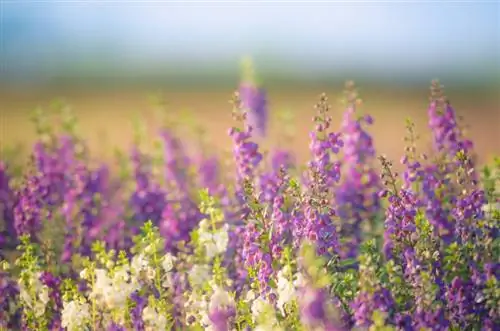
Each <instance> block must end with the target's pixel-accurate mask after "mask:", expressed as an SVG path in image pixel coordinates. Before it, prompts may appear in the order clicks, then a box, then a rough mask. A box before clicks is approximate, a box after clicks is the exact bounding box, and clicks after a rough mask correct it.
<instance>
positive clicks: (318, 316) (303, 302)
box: [299, 286, 344, 331]
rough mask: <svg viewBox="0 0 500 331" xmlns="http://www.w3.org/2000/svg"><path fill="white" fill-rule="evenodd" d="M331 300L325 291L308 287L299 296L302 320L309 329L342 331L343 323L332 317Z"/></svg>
mask: <svg viewBox="0 0 500 331" xmlns="http://www.w3.org/2000/svg"><path fill="white" fill-rule="evenodd" d="M328 301H329V298H328V296H327V293H326V291H325V290H324V289H318V288H314V287H311V286H306V287H305V288H303V289H301V295H300V296H299V307H300V318H301V321H302V323H303V325H304V326H307V327H308V329H315V328H321V329H323V330H329V331H341V330H344V328H343V327H342V326H341V323H339V321H337V320H336V318H335V316H332V311H331V309H329V307H328Z"/></svg>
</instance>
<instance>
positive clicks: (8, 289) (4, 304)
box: [0, 270, 20, 330]
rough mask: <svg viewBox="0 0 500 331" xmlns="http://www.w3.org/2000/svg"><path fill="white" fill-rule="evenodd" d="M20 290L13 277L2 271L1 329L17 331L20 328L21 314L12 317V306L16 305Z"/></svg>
mask: <svg viewBox="0 0 500 331" xmlns="http://www.w3.org/2000/svg"><path fill="white" fill-rule="evenodd" d="M18 294H19V289H18V288H17V286H16V283H15V282H14V281H13V280H12V279H11V276H10V275H9V274H8V273H6V272H3V271H1V270H0V328H5V329H6V330H16V329H18V328H19V324H20V319H19V317H20V316H19V313H15V314H14V315H11V312H10V306H11V304H13V303H15V301H16V300H17V296H18Z"/></svg>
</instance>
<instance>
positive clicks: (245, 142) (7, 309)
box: [0, 81, 500, 331]
mask: <svg viewBox="0 0 500 331" xmlns="http://www.w3.org/2000/svg"><path fill="white" fill-rule="evenodd" d="M349 88H352V86H351V87H349ZM434 89H436V87H435V86H434ZM433 93H434V95H433V98H432V100H431V103H430V106H429V110H428V114H429V117H430V119H429V126H430V128H431V133H432V138H433V141H434V148H435V150H434V152H435V153H434V154H433V155H432V156H430V157H426V158H417V156H416V151H415V148H416V147H415V146H414V139H413V138H411V139H409V141H410V143H411V146H410V147H409V148H407V150H406V153H405V156H404V157H403V159H402V164H403V167H404V170H403V173H402V177H403V178H402V179H401V180H400V179H399V178H398V176H397V174H396V173H395V172H394V171H393V170H392V168H391V164H390V162H389V161H388V160H387V159H386V158H385V157H381V158H380V159H381V161H382V169H381V170H379V169H378V168H377V167H376V166H375V165H374V164H373V162H374V159H375V157H376V151H375V147H374V142H373V139H372V137H371V136H370V134H369V132H368V130H367V128H366V126H368V125H371V124H372V123H373V119H372V118H371V117H370V116H362V117H360V116H358V115H357V114H356V101H355V100H354V99H352V98H351V99H350V101H349V104H348V107H347V109H346V110H345V113H344V119H343V122H342V126H341V130H340V131H339V132H332V131H331V127H332V118H331V115H330V113H329V111H330V106H329V105H328V103H327V98H326V96H324V95H322V96H321V99H320V102H319V103H318V104H317V105H316V111H317V114H316V116H315V117H314V125H315V126H314V129H313V130H312V132H311V133H310V146H309V147H310V152H311V156H310V160H309V162H308V163H307V164H306V165H307V171H306V172H305V173H302V172H299V171H298V169H299V168H298V167H297V162H296V159H295V155H294V154H293V153H292V151H288V150H284V149H272V150H270V151H269V153H268V154H266V155H268V158H266V159H265V160H264V155H263V153H261V149H260V146H259V144H257V143H256V142H255V140H254V139H253V138H254V135H255V134H256V135H257V136H261V137H264V136H265V135H266V129H267V121H268V119H267V108H266V107H267V104H266V103H267V101H266V96H265V91H264V90H263V89H261V88H258V87H257V85H256V84H255V83H254V82H251V81H244V82H243V83H242V84H241V86H240V90H239V96H240V98H241V100H240V101H241V102H240V103H238V107H237V108H238V110H239V111H243V113H246V117H245V116H242V117H241V118H240V119H241V120H242V124H243V125H244V127H243V128H242V129H238V128H232V129H231V130H230V131H229V136H230V138H231V140H232V143H233V161H234V164H233V167H234V173H230V172H229V171H228V169H231V168H230V167H228V168H227V169H226V168H224V165H225V164H224V162H222V160H220V159H219V158H217V157H216V156H215V155H212V154H210V153H209V152H210V151H211V149H204V150H201V151H200V150H198V151H196V153H195V154H194V156H195V157H192V155H191V154H190V153H189V152H188V150H187V146H189V144H188V143H187V142H186V141H185V139H184V138H185V137H183V136H181V135H178V133H177V131H175V130H174V129H173V128H163V129H162V130H161V131H160V133H159V135H160V138H161V140H162V142H163V153H162V157H159V158H158V160H160V159H161V160H162V162H161V163H160V162H155V161H156V159H153V158H152V156H151V155H149V154H148V153H146V152H145V151H146V150H147V149H146V148H142V147H143V146H141V148H139V146H133V149H132V151H131V154H130V156H129V157H128V158H127V159H128V162H129V163H130V165H131V168H132V172H131V174H125V175H123V176H121V177H120V178H119V179H118V178H117V176H115V173H114V171H113V170H114V168H113V166H112V165H110V164H101V166H99V167H94V165H93V163H91V159H90V158H88V157H86V156H82V155H81V154H79V153H77V149H78V148H77V147H78V145H77V143H76V142H77V140H76V138H75V137H73V136H68V135H61V136H54V137H53V138H54V139H52V140H51V143H50V144H49V143H42V142H37V143H36V144H35V146H34V151H33V159H34V169H31V170H32V171H31V172H30V171H26V172H25V174H24V176H23V178H11V177H10V175H9V174H8V172H7V170H8V169H7V166H6V164H8V163H7V161H8V160H6V161H0V217H1V218H2V220H3V222H4V227H3V228H2V230H3V232H2V233H1V234H0V257H1V258H2V260H3V259H7V258H8V257H10V255H9V254H6V253H11V252H10V249H9V247H8V245H6V239H8V238H13V239H14V240H12V241H11V243H15V242H16V241H17V239H18V236H20V235H23V234H28V235H30V236H31V240H32V241H33V242H34V245H33V247H37V248H40V247H41V248H42V250H43V253H47V254H46V255H47V256H44V254H42V253H40V252H38V251H37V250H36V249H33V250H32V251H31V250H30V251H29V252H28V253H29V254H28V253H27V254H26V255H23V257H22V259H23V260H22V261H21V262H23V263H26V264H28V262H30V263H33V264H36V265H37V266H38V267H41V268H42V269H44V268H46V269H47V270H45V271H44V272H43V273H42V276H41V278H40V281H41V282H42V284H43V285H45V286H47V287H48V288H49V299H48V305H47V306H46V311H45V313H44V314H45V315H44V317H46V318H47V321H49V324H50V325H49V326H48V329H50V330H60V329H62V327H61V321H62V316H61V314H62V311H63V303H62V294H63V291H65V286H66V285H67V284H66V282H64V283H63V281H62V280H63V279H72V281H73V282H74V284H78V285H79V286H78V289H74V291H78V292H79V293H80V294H82V295H89V292H88V290H89V287H90V286H91V284H90V282H89V283H85V282H80V283H79V280H78V274H79V271H80V270H79V268H80V266H79V265H78V263H77V262H78V261H79V259H74V257H75V255H83V256H84V257H89V258H92V259H94V258H95V256H94V254H93V253H92V250H91V247H92V245H93V243H94V242H95V241H96V240H103V241H104V242H105V247H106V248H107V249H114V250H116V251H118V250H125V251H126V253H127V254H129V255H128V256H125V255H123V256H120V259H121V258H122V257H123V258H130V255H131V254H132V252H133V250H131V249H130V248H131V246H132V245H133V242H132V239H133V238H132V237H133V236H134V235H135V234H137V233H138V232H139V231H138V230H139V228H142V227H143V226H144V224H145V222H147V221H151V222H152V224H153V225H154V226H155V230H156V229H157V230H158V233H159V235H160V236H161V237H162V238H163V239H164V242H165V251H166V252H168V253H169V254H172V255H173V256H174V257H175V259H173V261H175V266H173V267H172V268H170V270H169V271H168V272H167V271H165V270H163V268H165V269H168V268H169V267H168V265H167V267H165V266H164V265H163V262H164V261H163V260H160V259H156V258H157V257H158V256H156V254H157V253H156V252H155V258H154V259H153V260H154V262H153V263H154V264H155V265H154V266H152V265H148V266H147V267H144V268H145V270H142V272H141V273H140V275H134V276H137V277H138V278H139V279H138V281H139V282H138V283H139V284H140V285H141V286H145V287H142V288H141V289H140V290H137V291H135V292H134V293H133V294H131V295H130V297H129V301H130V302H128V303H127V313H126V318H125V320H122V319H120V320H119V321H118V320H116V321H110V320H109V318H104V319H102V321H97V322H96V323H102V325H100V326H99V327H100V328H102V329H107V330H128V329H134V330H145V329H147V326H146V323H145V322H148V320H147V318H146V317H144V319H145V320H143V311H144V308H145V307H146V306H147V305H148V294H151V292H153V294H154V295H155V298H156V300H160V301H161V300H166V301H168V302H162V304H163V303H165V304H166V306H168V310H169V314H170V315H169V316H168V317H169V318H170V317H171V318H173V323H174V325H175V328H176V329H186V327H187V326H186V317H187V316H186V315H187V314H186V309H188V308H190V307H187V305H189V304H187V301H186V297H189V295H186V294H190V293H189V292H190V291H193V293H191V294H195V293H194V291H198V290H199V291H200V292H203V294H201V293H196V295H193V296H191V298H196V300H205V302H203V304H204V305H200V307H202V306H203V307H205V306H207V307H210V308H207V309H205V310H206V311H204V312H200V315H202V316H203V317H204V318H203V324H211V326H212V329H214V330H220V331H226V330H232V329H235V328H238V329H249V328H251V327H257V325H256V324H259V323H260V321H259V322H257V321H256V320H255V319H256V316H252V311H253V310H258V308H262V307H263V306H264V305H262V306H259V304H261V303H262V300H264V301H267V303H266V304H270V307H271V308H274V309H275V311H274V313H275V315H276V317H277V321H276V323H279V324H280V326H284V328H285V329H287V330H288V329H290V330H295V329H298V328H299V326H300V327H305V328H306V329H323V330H332V331H333V330H347V329H351V328H354V327H361V328H370V327H374V328H379V327H382V324H385V325H390V326H395V327H396V328H397V329H401V330H420V329H422V328H425V329H431V330H450V329H451V330H468V329H485V330H497V329H499V327H500V326H499V323H498V321H499V320H500V311H499V310H498V305H499V302H500V297H499V294H498V293H499V284H500V264H499V263H498V261H499V259H500V256H499V250H498V247H497V246H498V234H499V225H498V210H496V209H495V208H493V209H494V210H493V212H491V211H490V212H487V213H485V211H484V209H485V205H486V204H487V203H489V204H490V205H489V208H490V207H491V206H492V204H491V202H492V201H493V202H496V201H495V199H497V195H496V194H497V192H493V193H492V192H490V191H491V190H492V189H491V188H490V189H489V191H486V190H485V186H486V185H481V182H480V180H479V176H478V172H477V171H476V165H475V162H474V159H473V149H472V147H473V146H472V143H470V142H469V141H468V140H467V139H465V137H464V135H463V133H462V130H461V129H460V128H459V125H458V121H457V117H456V114H455V110H454V109H453V108H452V107H451V106H450V104H449V103H446V102H443V100H444V97H443V96H442V95H441V94H439V93H440V92H439V93H438V92H436V91H434V92H433ZM245 121H246V122H245ZM411 130H413V128H412V129H411ZM411 130H410V131H411ZM411 134H412V135H413V133H412V132H411ZM92 161H93V160H92ZM159 163H160V164H159ZM157 170H160V174H158V173H159V172H158V171H157ZM380 171H381V175H380V176H379V172H380ZM223 172H228V176H222V174H223ZM499 173H500V170H499ZM231 175H234V180H232V177H231ZM228 178H231V180H229V179H228ZM14 179H15V180H18V181H19V183H20V185H19V186H17V185H13V183H16V184H17V182H18V181H15V180H14ZM490 186H494V185H490ZM490 186H488V187H490ZM202 188H206V189H208V192H209V194H210V195H211V196H212V197H214V198H215V199H214V201H215V205H214V208H217V209H219V211H220V214H221V215H224V217H225V220H224V222H226V224H225V225H227V226H228V232H229V233H228V236H229V239H228V243H227V250H226V251H225V252H222V254H220V256H217V259H209V261H208V262H206V264H207V265H204V266H202V268H200V269H199V270H202V271H200V279H201V278H203V281H204V282H205V281H207V280H206V279H204V277H205V276H207V275H205V274H204V273H205V267H207V268H206V270H210V271H209V273H210V276H213V277H214V278H213V281H215V282H216V283H217V284H218V285H220V284H223V286H224V288H225V290H227V292H228V293H223V294H228V297H229V299H230V300H233V299H234V300H235V301H236V302H235V303H236V304H235V305H234V306H231V307H216V308H214V307H213V306H211V304H208V303H209V302H210V303H212V301H211V300H213V302H216V301H217V300H229V299H228V297H224V298H221V297H222V294H221V293H217V294H221V297H217V296H216V295H214V296H213V297H211V295H212V294H214V293H211V289H209V288H208V287H207V286H200V288H196V286H195V285H194V283H193V282H192V281H191V278H190V277H189V276H191V273H190V272H191V267H192V266H193V265H194V264H195V263H196V264H197V265H198V264H200V263H202V262H200V261H205V260H206V259H202V258H201V257H200V256H199V254H201V253H200V252H201V251H203V250H200V249H199V248H200V247H197V246H196V245H197V244H199V242H203V241H201V240H200V241H196V240H194V241H191V239H192V238H194V239H196V238H197V237H196V236H197V235H198V236H199V237H198V238H201V236H202V235H203V236H204V237H203V238H204V239H206V240H208V239H209V238H212V237H211V236H212V235H214V237H215V238H218V239H217V240H218V241H217V242H215V246H210V247H209V246H208V245H211V243H207V250H206V251H207V252H208V251H209V249H208V248H214V247H215V248H217V249H218V250H219V249H220V246H221V245H223V247H226V240H225V239H226V237H225V234H224V233H218V232H217V233H216V234H212V233H203V234H201V233H200V232H193V230H195V229H196V228H197V226H198V224H199V222H200V220H201V219H203V218H207V215H202V213H201V210H203V209H200V207H199V203H200V201H199V199H198V198H199V197H201V198H202V201H205V200H203V199H205V198H206V197H205V195H201V196H200V195H199V193H198V192H199V190H200V189H202ZM197 194H198V195H197ZM385 198H386V199H385ZM493 206H494V205H493ZM379 218H382V219H379ZM59 221H63V222H64V225H63V228H62V229H61V230H63V233H62V235H61V236H60V238H59V237H57V238H55V237H54V238H44V237H43V236H44V235H46V234H45V232H46V231H44V230H50V229H51V228H58V227H59V226H58V223H57V222H59ZM382 223H383V224H382ZM147 224H148V226H150V225H151V224H150V223H147ZM56 225H57V226H56ZM218 226H219V225H218V224H217V225H216V227H218ZM382 226H383V229H381V227H382ZM224 229H225V227H224ZM144 232H146V230H144ZM219 235H221V236H220V237H217V236H219ZM46 239H51V240H52V239H56V240H54V241H55V246H56V247H55V251H57V252H58V249H60V248H61V247H59V246H58V245H60V246H62V250H61V251H62V256H58V257H57V258H60V259H61V262H62V264H64V265H65V266H68V265H70V263H71V266H70V268H69V269H70V270H69V272H68V270H67V268H61V269H60V270H59V266H58V265H56V266H54V265H53V263H46V262H49V261H45V260H46V259H47V260H49V258H48V256H49V253H51V251H49V250H48V248H47V247H46V246H45V243H46ZM135 239H136V238H134V240H135ZM23 240H24V239H23ZM58 241H61V242H58ZM305 241H307V242H309V243H311V244H312V245H313V247H314V248H313V247H311V249H310V252H309V251H308V252H307V253H304V252H305V251H306V250H305V251H302V250H301V249H300V248H301V247H304V246H303V244H304V242H305ZM141 244H142V242H141ZM215 248H214V249H215ZM44 250H47V251H44ZM311 252H314V253H315V254H314V255H315V256H314V257H310V256H309V255H308V256H306V257H304V256H302V255H301V253H304V255H307V254H309V253H310V254H311V255H313V254H312V253H311ZM134 253H135V252H134ZM193 253H195V254H193ZM35 255H36V258H35ZM198 258H199V259H198ZM219 258H220V261H219ZM307 258H310V259H311V260H314V261H313V262H310V263H311V265H309V266H307V267H306V266H305V264H306V263H302V262H304V261H305V260H307ZM30 259H33V260H30ZM84 260H85V262H86V259H84ZM97 260H99V259H97ZM97 260H94V262H96V263H97V264H98V265H100V266H99V267H102V268H104V267H106V268H108V267H109V266H108V265H112V263H110V264H106V265H105V266H104V264H105V263H101V261H97ZM193 260H194V261H195V262H193ZM214 260H215V261H218V262H220V264H218V263H215V262H214ZM26 261H28V262H26ZM50 262H53V260H50ZM114 262H117V261H114ZM136 262H137V261H136ZM150 262H151V261H150ZM165 263H168V260H167V262H165ZM301 263H302V264H301ZM21 264H22V263H21ZM21 264H19V263H18V265H21ZM101 264H102V265H101ZM11 265H12V264H11ZM23 266H24V265H23ZM153 267H154V268H157V270H152V269H151V268H153ZM146 269H147V270H146ZM10 270H12V275H14V274H16V273H17V272H18V270H17V269H16V268H12V269H10ZM10 270H9V273H5V272H1V273H0V327H5V328H7V329H16V327H17V325H18V324H16V323H18V322H16V318H18V316H17V317H16V315H15V314H13V311H11V310H15V309H14V308H15V307H11V306H12V303H13V302H14V301H15V300H17V297H18V296H19V295H20V294H19V293H18V289H17V288H16V286H15V282H14V277H12V275H10ZM48 270H50V272H49V271H48ZM159 271H161V278H158V277H156V276H158V275H159V274H158V272H159ZM165 272H166V273H168V275H164V273H165ZM202 273H203V275H202V276H203V277H202V276H201V274H202ZM131 274H132V273H130V275H131ZM285 274H286V275H285ZM313 275H314V276H313ZM163 276H165V277H163ZM225 278H229V279H225ZM151 279H154V280H153V281H152V282H151V283H154V285H152V284H149V283H147V282H148V281H151ZM313 280H314V281H313ZM159 281H161V282H162V285H164V284H167V285H164V287H165V291H166V292H168V295H166V293H165V292H162V291H163V290H164V289H160V287H159V285H158V284H157V282H159ZM226 281H227V282H226ZM163 282H164V283H163ZM146 284H147V285H146ZM203 285H206V284H203ZM221 286H222V285H221ZM134 289H135V288H134ZM250 289H251V290H252V292H250ZM68 291H69V290H68ZM71 291H73V290H71ZM255 294H256V296H257V297H258V298H259V300H260V301H255V302H253V299H251V298H254V297H255ZM23 295H24V294H23ZM250 297H251V298H250ZM284 298H285V299H287V300H285V299H284ZM193 300H194V299H193ZM251 301H252V302H251ZM253 303H255V306H253V305H252V304H253ZM196 304H198V302H197V303H196ZM205 304H208V305H205ZM94 308H95V307H94ZM150 308H151V307H150ZM162 309H163V307H162ZM200 309H201V308H200ZM22 313H23V312H22V311H21V314H22ZM101 313H102V312H98V314H101ZM111 315H112V314H109V316H111ZM25 317H26V316H23V318H25ZM98 319H99V318H98ZM193 319H194V317H193ZM192 322H193V323H194V321H192ZM265 322H270V323H271V322H273V321H270V318H269V321H267V320H266V321H265ZM236 323H237V324H239V325H238V326H237V327H236V326H235V324H236ZM294 323H295V324H294Z"/></svg>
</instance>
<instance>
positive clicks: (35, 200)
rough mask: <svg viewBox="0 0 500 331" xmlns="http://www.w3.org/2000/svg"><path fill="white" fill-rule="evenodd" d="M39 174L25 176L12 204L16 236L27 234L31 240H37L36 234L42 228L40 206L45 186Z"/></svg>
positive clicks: (41, 205) (41, 206)
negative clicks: (14, 202)
mask: <svg viewBox="0 0 500 331" xmlns="http://www.w3.org/2000/svg"><path fill="white" fill-rule="evenodd" d="M41 181H42V179H41V178H40V176H39V175H32V176H28V177H27V178H26V182H25V183H24V185H23V187H22V188H21V189H20V190H19V191H18V192H16V198H15V200H16V205H15V206H14V224H15V228H16V233H17V235H18V236H21V235H25V234H28V235H30V236H31V238H32V240H37V234H38V232H39V231H40V229H41V228H42V217H43V213H42V208H43V203H42V201H41V197H43V195H44V192H45V188H44V186H43V185H42V183H41Z"/></svg>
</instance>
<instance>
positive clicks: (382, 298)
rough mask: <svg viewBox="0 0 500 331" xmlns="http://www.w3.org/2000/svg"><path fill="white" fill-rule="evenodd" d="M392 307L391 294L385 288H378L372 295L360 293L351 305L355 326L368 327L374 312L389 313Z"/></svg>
mask: <svg viewBox="0 0 500 331" xmlns="http://www.w3.org/2000/svg"><path fill="white" fill-rule="evenodd" d="M393 307H394V299H393V298H392V294H391V292H390V291H389V290H387V289H386V288H380V289H377V290H375V291H374V292H373V293H369V292H366V291H361V292H360V293H359V294H358V295H357V296H356V299H355V300H354V301H353V302H352V303H351V308H352V310H353V312H354V316H353V319H354V323H355V325H356V326H369V325H371V323H372V316H373V312H374V311H375V310H379V311H382V312H386V313H389V312H391V310H392V309H393Z"/></svg>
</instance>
